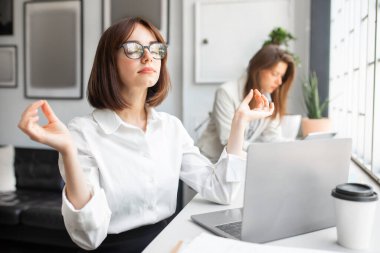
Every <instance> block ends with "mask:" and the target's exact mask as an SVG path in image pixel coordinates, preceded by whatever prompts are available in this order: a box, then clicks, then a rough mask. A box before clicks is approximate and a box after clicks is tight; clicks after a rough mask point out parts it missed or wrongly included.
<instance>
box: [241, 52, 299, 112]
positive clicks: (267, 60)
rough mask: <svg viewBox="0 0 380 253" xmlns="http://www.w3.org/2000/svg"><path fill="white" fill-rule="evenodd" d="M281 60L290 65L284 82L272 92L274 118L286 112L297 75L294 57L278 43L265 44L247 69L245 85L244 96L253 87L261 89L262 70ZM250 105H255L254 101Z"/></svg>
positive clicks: (283, 79)
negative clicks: (290, 90)
mask: <svg viewBox="0 0 380 253" xmlns="http://www.w3.org/2000/svg"><path fill="white" fill-rule="evenodd" d="M281 61H283V62H285V63H286V64H287V65H288V67H287V69H286V72H285V75H284V77H283V78H282V84H281V85H280V86H279V87H278V88H277V89H276V90H275V91H273V92H272V94H271V98H272V102H273V103H274V106H275V109H274V112H273V115H272V116H271V118H272V119H274V118H276V117H277V115H280V117H282V116H284V115H285V113H286V102H287V97H288V92H289V89H290V87H291V85H292V83H293V80H294V76H295V64H294V60H293V57H292V56H291V55H290V54H289V53H288V52H286V51H285V50H282V49H280V48H279V47H278V46H277V45H267V46H264V47H263V48H261V49H260V50H259V51H258V52H257V53H256V54H255V55H254V56H253V57H252V58H251V60H250V61H249V65H248V69H247V74H248V78H247V82H246V84H245V87H244V94H243V95H244V97H245V96H246V95H248V93H249V91H250V90H251V89H258V90H259V91H261V86H260V85H261V84H260V71H262V70H264V69H270V68H272V67H274V66H275V65H276V64H277V63H279V62H281ZM250 106H251V107H253V101H252V102H251V105H250Z"/></svg>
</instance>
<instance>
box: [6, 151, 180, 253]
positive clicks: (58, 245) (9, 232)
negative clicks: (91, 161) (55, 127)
mask: <svg viewBox="0 0 380 253" xmlns="http://www.w3.org/2000/svg"><path fill="white" fill-rule="evenodd" d="M14 167H15V173H16V191H15V192H6V193H1V192H0V252H8V251H7V250H6V251H2V249H4V247H3V246H4V242H5V243H6V244H8V243H11V244H12V245H11V246H10V248H9V249H11V252H42V251H41V250H40V248H37V250H32V251H24V249H25V247H24V246H23V247H21V251H20V250H16V251H13V249H14V247H13V246H14V245H15V244H17V245H19V244H20V243H25V244H34V245H46V247H47V248H43V249H44V251H43V252H51V251H52V250H54V252H65V253H67V252H77V251H80V252H83V251H82V250H79V247H78V246H77V245H76V244H74V243H73V242H72V240H71V238H70V237H69V235H68V233H67V231H66V228H65V226H64V223H63V217H62V213H61V205H62V189H63V186H64V182H63V180H62V177H61V175H60V173H59V169H58V152H57V151H55V150H47V149H46V150H45V149H33V148H15V162H14ZM181 208H182V182H181V181H180V184H179V189H178V195H177V210H176V213H175V214H173V216H172V217H171V218H170V219H173V218H174V217H175V216H176V215H177V214H178V212H179V211H180V210H181ZM110 239H112V238H110ZM112 240H113V239H112ZM112 240H111V241H110V242H111V243H114V241H112ZM117 240H122V238H119V239H117ZM105 243H106V242H105ZM29 246H30V245H28V246H27V247H29ZM49 247H50V248H49ZM54 247H55V248H54ZM6 249H7V248H6ZM17 249H19V248H17ZM45 249H47V251H45ZM57 249H58V251H57Z"/></svg>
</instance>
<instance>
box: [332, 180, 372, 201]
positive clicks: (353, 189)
mask: <svg viewBox="0 0 380 253" xmlns="http://www.w3.org/2000/svg"><path fill="white" fill-rule="evenodd" d="M331 195H332V196H334V197H335V198H338V199H344V200H349V201H356V202H371V201H376V200H377V193H376V192H375V191H373V189H372V187H371V186H369V185H366V184H358V183H346V184H340V185H338V186H337V187H336V188H335V189H333V190H332V192H331Z"/></svg>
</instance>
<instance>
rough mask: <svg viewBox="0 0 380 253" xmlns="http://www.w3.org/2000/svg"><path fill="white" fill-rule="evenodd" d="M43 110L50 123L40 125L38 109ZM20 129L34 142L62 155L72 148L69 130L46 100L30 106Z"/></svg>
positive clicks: (23, 117) (19, 125)
mask: <svg viewBox="0 0 380 253" xmlns="http://www.w3.org/2000/svg"><path fill="white" fill-rule="evenodd" d="M39 108H41V109H42V112H43V114H44V115H45V117H46V119H47V120H48V123H47V124H46V125H44V126H41V125H39V124H38V120H39V117H38V109H39ZM18 127H19V128H20V129H21V130H22V131H23V132H24V133H25V134H27V135H28V136H29V137H30V138H31V139H32V140H34V141H37V142H39V143H42V144H46V145H48V146H50V147H52V148H54V149H56V150H57V151H58V152H60V153H64V152H65V151H67V150H68V148H69V147H71V146H72V139H71V135H70V132H69V130H68V129H67V127H66V126H65V124H63V123H62V122H61V121H60V120H59V119H58V117H57V116H56V115H55V114H54V112H53V110H52V109H51V107H50V106H49V104H48V102H47V101H46V100H39V101H37V102H35V103H33V104H31V105H30V106H28V107H27V108H26V109H25V111H24V113H23V114H22V116H21V119H20V122H19V124H18Z"/></svg>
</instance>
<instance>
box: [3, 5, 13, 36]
mask: <svg viewBox="0 0 380 253" xmlns="http://www.w3.org/2000/svg"><path fill="white" fill-rule="evenodd" d="M0 35H13V0H0Z"/></svg>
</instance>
